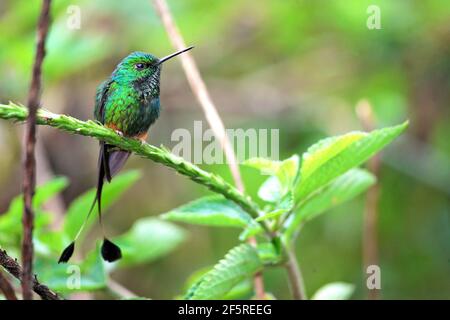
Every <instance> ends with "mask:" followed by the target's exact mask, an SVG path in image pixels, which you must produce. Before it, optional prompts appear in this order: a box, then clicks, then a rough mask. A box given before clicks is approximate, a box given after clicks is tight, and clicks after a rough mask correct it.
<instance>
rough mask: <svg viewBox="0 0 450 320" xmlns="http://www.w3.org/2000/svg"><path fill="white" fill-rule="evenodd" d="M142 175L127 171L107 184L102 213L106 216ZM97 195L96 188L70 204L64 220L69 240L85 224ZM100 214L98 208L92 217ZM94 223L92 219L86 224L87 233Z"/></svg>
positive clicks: (135, 171)
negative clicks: (111, 207) (109, 209)
mask: <svg viewBox="0 0 450 320" xmlns="http://www.w3.org/2000/svg"><path fill="white" fill-rule="evenodd" d="M140 176H141V175H140V173H139V171H137V170H132V171H127V172H125V173H122V174H120V175H118V176H117V177H114V179H113V180H112V181H111V183H106V184H105V185H104V186H103V193H102V194H103V196H102V213H103V214H105V213H106V212H107V210H108V208H109V207H110V206H111V205H112V204H113V203H114V202H115V201H117V200H118V199H119V197H120V196H121V195H122V194H123V193H124V192H125V191H126V190H128V189H129V188H130V187H131V186H132V185H133V184H134V183H135V182H136V181H137V180H138V179H139V178H140ZM95 193H96V188H92V189H90V190H89V191H87V192H85V193H84V194H82V195H81V196H79V197H78V198H76V199H75V200H74V201H72V203H71V204H70V207H69V209H68V210H67V215H66V218H65V219H64V228H63V230H64V232H65V234H66V235H67V236H68V238H69V239H73V238H74V237H75V235H76V233H77V232H78V229H79V228H80V227H81V225H82V224H83V221H84V219H85V218H86V215H87V214H88V212H89V209H90V208H91V205H92V202H93V201H94V197H95ZM97 214H98V210H97V206H96V207H95V208H94V210H92V216H94V217H95V216H96V215H97ZM92 216H91V218H92ZM93 222H94V220H93V219H90V220H89V221H88V222H87V223H86V228H85V231H87V230H89V227H90V226H91V225H92V223H93Z"/></svg>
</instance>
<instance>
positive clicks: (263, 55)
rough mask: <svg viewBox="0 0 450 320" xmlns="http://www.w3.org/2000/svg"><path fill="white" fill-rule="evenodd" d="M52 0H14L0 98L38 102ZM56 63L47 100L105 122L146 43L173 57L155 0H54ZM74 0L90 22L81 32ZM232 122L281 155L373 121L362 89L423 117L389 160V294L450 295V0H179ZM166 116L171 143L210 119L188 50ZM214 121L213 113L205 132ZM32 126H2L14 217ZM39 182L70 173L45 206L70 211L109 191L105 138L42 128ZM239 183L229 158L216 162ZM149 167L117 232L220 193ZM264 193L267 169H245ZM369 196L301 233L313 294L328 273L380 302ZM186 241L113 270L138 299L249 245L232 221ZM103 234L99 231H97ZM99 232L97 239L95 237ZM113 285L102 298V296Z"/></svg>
mask: <svg viewBox="0 0 450 320" xmlns="http://www.w3.org/2000/svg"><path fill="white" fill-rule="evenodd" d="M40 3H41V2H40V1H29V0H15V1H12V0H2V1H1V2H0V102H2V103H7V102H8V101H14V102H17V103H25V102H26V96H27V90H28V85H29V79H30V75H31V65H32V61H33V54H34V40H35V25H36V21H37V16H38V12H39V8H40ZM371 4H375V5H378V6H379V7H380V9H381V26H382V28H381V29H380V30H369V29H368V28H367V26H366V22H367V19H368V17H369V14H368V13H367V12H366V11H367V7H368V6H369V5H371ZM52 5H53V8H52V17H53V21H52V24H51V29H50V34H49V38H48V43H47V53H48V55H47V57H46V60H45V62H44V69H43V70H44V82H43V96H42V105H43V106H44V107H45V108H46V109H49V110H51V111H53V112H56V113H65V114H69V115H71V116H74V117H77V118H80V119H83V120H86V119H92V118H93V115H92V112H93V106H94V94H95V89H96V86H97V85H98V84H99V83H100V82H101V81H103V80H104V79H105V78H107V77H108V76H109V75H110V73H111V72H112V70H113V69H114V68H115V65H116V64H117V63H118V62H119V61H120V60H121V59H122V58H123V57H125V56H126V55H128V54H129V53H130V52H132V51H145V52H150V53H152V54H154V55H156V56H164V55H166V54H168V53H171V52H173V51H174V50H173V48H172V47H171V45H170V43H169V40H168V38H167V36H166V33H165V30H164V28H163V27H162V24H161V22H160V20H159V18H158V17H157V15H156V13H155V11H154V9H153V7H152V5H151V2H150V1H147V0H129V1H126V2H121V1H106V0H97V1H87V0H73V1H63V0H60V1H54V2H53V4H52ZM70 5H76V6H78V7H79V9H80V13H81V27H80V29H70V28H68V25H67V24H68V19H69V18H70V16H71V12H68V8H69V6H70ZM169 5H170V7H171V9H172V12H173V14H174V16H175V19H176V21H177V23H178V26H179V28H180V30H181V33H182V34H183V36H184V37H185V40H186V43H187V44H188V45H195V46H196V47H195V49H194V50H193V51H192V54H193V56H194V57H195V59H196V61H197V63H198V65H199V68H200V71H201V73H202V75H203V76H204V80H205V82H206V84H207V86H208V88H209V89H210V91H211V95H212V97H213V100H214V101H215V102H216V104H217V107H218V109H219V110H218V111H219V113H220V115H221V116H222V118H223V121H224V123H225V126H226V127H227V128H268V129H270V128H275V129H279V130H280V158H286V157H288V156H290V155H292V154H294V153H299V154H301V153H302V152H303V151H305V148H307V146H309V145H310V144H312V143H314V142H315V141H317V140H318V139H320V138H323V137H325V136H328V135H335V134H341V133H345V132H348V131H351V130H361V129H362V124H361V122H360V120H359V119H358V117H357V115H356V113H355V106H356V104H357V103H358V101H360V100H361V99H367V100H368V101H369V102H370V103H371V105H372V107H373V110H374V113H375V116H376V124H377V127H382V126H387V125H393V124H397V123H400V122H403V121H404V120H405V119H409V120H410V128H409V129H408V131H407V133H406V134H405V135H403V136H402V137H401V139H399V140H398V141H396V143H395V144H393V145H391V146H389V147H388V148H387V149H386V151H385V152H383V154H382V167H381V170H380V181H379V185H380V192H381V194H380V199H379V201H380V202H379V248H380V257H379V259H380V266H381V272H382V278H381V281H382V298H386V299H390V298H399V299H408V298H441V299H444V298H446V299H448V298H450V206H449V205H450V197H449V196H450V167H449V163H450V161H449V160H450V126H449V111H450V108H449V107H450V90H449V89H450V2H448V1H442V0H428V1H420V0H410V1H390V0H384V1H381V0H370V1H366V0H351V1H350V0H347V1H343V0H327V1H326V0H321V1H307V0H303V1H302V0H285V1H277V0H272V1H270V0H266V1H251V0H245V1H225V0H220V1H219V0H217V1H200V0H186V1H169ZM161 103H162V112H161V117H160V119H159V120H158V121H157V122H156V124H155V125H153V126H152V128H151V130H150V138H149V142H150V143H152V144H155V145H160V144H163V145H165V146H167V147H168V148H171V147H172V146H173V145H174V144H176V143H175V142H172V141H171V139H170V137H171V133H172V131H173V130H174V129H177V128H186V129H188V130H190V131H192V129H193V122H194V120H203V121H204V115H203V113H202V111H201V108H200V106H199V105H198V103H197V101H196V100H195V98H194V96H193V94H192V92H191V91H190V88H189V85H188V83H187V81H186V78H185V75H184V73H183V70H182V69H181V66H180V63H179V61H178V60H176V59H175V60H173V61H171V62H170V63H167V64H165V65H164V69H163V72H162V83H161ZM206 126H207V124H206V122H204V124H203V127H204V128H205V127H206ZM22 129H23V126H22V125H20V124H12V123H10V122H7V121H0V150H1V153H0V212H4V211H6V210H7V208H8V206H9V203H10V201H11V199H12V198H13V197H14V196H15V195H17V194H19V192H20V188H21V182H20V181H21V180H20V179H21V168H20V163H21V162H20V159H21V149H20V144H21V132H22ZM39 141H40V142H41V144H40V145H39V148H38V150H37V161H38V182H39V183H42V182H44V181H46V180H48V179H50V178H51V177H53V176H55V175H58V176H61V175H62V176H66V177H68V179H69V180H70V185H69V187H68V188H67V189H65V190H64V192H63V194H62V195H61V197H60V198H59V199H56V200H53V201H52V202H51V203H49V204H47V205H48V206H49V207H51V208H50V209H51V210H53V211H59V212H64V208H65V207H66V206H67V204H68V203H70V202H71V200H72V199H74V198H75V197H77V196H78V195H79V194H81V193H82V192H84V191H85V190H86V189H88V188H91V187H92V186H94V185H95V180H96V161H97V152H98V150H97V148H98V144H97V141H95V140H93V139H89V138H85V137H82V136H76V135H69V134H65V133H63V132H61V131H58V130H54V129H51V128H44V127H40V128H39ZM202 167H203V168H206V169H208V170H211V171H213V172H216V173H218V174H220V175H223V176H224V177H226V178H227V179H228V180H229V181H232V180H231V178H230V174H229V170H228V167H227V166H226V165H212V166H202ZM126 168H127V169H131V168H140V169H141V171H142V173H143V176H142V178H141V179H140V180H139V181H138V182H137V184H136V185H134V186H133V188H132V189H131V190H129V191H128V192H127V193H126V194H125V195H124V196H123V197H122V198H121V199H120V201H118V202H117V203H116V204H115V205H114V206H113V207H112V208H111V209H110V210H109V212H108V218H107V223H106V224H107V228H108V229H109V230H108V233H109V234H112V235H115V234H120V233H121V232H123V231H125V230H127V229H129V227H130V226H131V225H132V224H133V222H134V221H135V220H136V219H138V218H142V217H145V216H156V215H158V214H160V213H163V212H166V211H168V210H170V209H171V208H174V207H176V206H178V205H181V204H184V203H186V202H187V201H190V200H193V199H195V198H197V197H199V196H202V195H205V194H208V191H207V190H205V189H204V188H203V187H201V186H199V185H196V184H194V183H192V182H191V181H189V180H187V179H186V178H184V177H182V176H179V175H176V174H175V173H174V172H172V171H170V170H168V169H167V168H165V167H163V166H161V165H158V164H155V163H153V162H150V161H146V160H142V159H139V158H138V157H132V158H131V161H129V162H128V164H127V166H126ZM242 174H243V177H244V181H245V185H246V189H247V191H248V192H249V193H250V194H252V195H254V194H255V193H256V190H257V189H258V187H259V185H260V183H261V182H262V181H263V179H264V177H258V176H257V175H255V173H254V171H253V170H251V169H245V168H243V169H242ZM364 206H365V196H364V195H363V196H360V197H358V199H357V200H354V201H351V202H349V203H346V204H344V205H341V206H339V207H337V208H336V209H333V210H332V212H330V213H329V214H326V215H323V216H320V217H319V218H317V219H315V220H313V221H312V222H310V223H309V225H308V226H307V227H306V228H304V229H303V230H302V233H301V234H300V236H299V238H298V242H297V251H298V257H299V263H300V266H301V268H302V270H303V273H304V274H303V276H304V279H305V283H306V289H307V292H308V293H309V294H312V293H313V292H314V291H316V290H317V288H319V287H321V286H322V285H324V284H325V283H328V282H333V281H345V282H349V283H353V284H355V286H356V292H355V294H354V295H353V298H356V299H363V298H365V297H366V290H365V277H366V275H365V273H364V270H363V263H362V237H363V234H362V230H363V229H362V226H363V212H364ZM182 227H183V228H184V229H186V231H187V238H186V240H185V241H184V242H183V243H182V244H181V245H180V246H179V247H178V248H177V249H176V250H175V251H173V252H172V253H171V254H170V255H168V256H166V257H164V258H162V259H160V260H158V261H154V262H152V263H147V264H143V265H139V266H136V267H133V268H128V269H122V270H120V271H117V272H114V273H113V277H114V278H115V279H117V280H118V281H119V282H120V283H122V284H123V285H124V286H125V287H127V288H129V289H130V290H132V291H133V292H136V293H137V294H139V295H143V296H147V297H152V298H155V299H169V298H173V297H174V296H176V295H179V294H181V293H183V291H184V288H183V284H184V283H185V281H186V279H187V278H188V277H189V275H191V274H192V273H193V272H195V271H196V270H198V269H200V268H202V267H205V266H210V265H212V264H214V263H215V262H216V261H217V260H218V259H220V258H221V257H223V255H224V254H225V253H226V252H227V251H228V250H229V249H230V248H232V247H233V246H235V245H236V244H237V243H238V239H237V235H238V234H239V232H238V231H236V230H234V229H222V228H215V229H213V228H207V227H195V226H190V225H183V226H182ZM97 233H98V232H97ZM97 233H96V232H95V231H94V232H93V234H94V236H93V237H92V239H96V235H97ZM264 278H265V281H266V287H267V291H270V292H271V293H273V294H274V295H275V297H277V298H280V299H282V298H289V296H290V295H289V290H288V286H287V278H286V275H285V273H284V270H281V269H278V270H273V271H272V270H267V272H265V274H264ZM101 295H102V294H99V296H101Z"/></svg>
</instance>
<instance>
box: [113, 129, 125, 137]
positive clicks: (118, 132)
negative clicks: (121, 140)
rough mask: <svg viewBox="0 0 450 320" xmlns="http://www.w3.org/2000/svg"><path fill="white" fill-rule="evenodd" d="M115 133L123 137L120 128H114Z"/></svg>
mask: <svg viewBox="0 0 450 320" xmlns="http://www.w3.org/2000/svg"><path fill="white" fill-rule="evenodd" d="M114 132H115V133H117V134H118V135H119V136H121V137H123V132H122V131H120V130H114Z"/></svg>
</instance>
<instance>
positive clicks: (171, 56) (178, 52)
mask: <svg viewBox="0 0 450 320" xmlns="http://www.w3.org/2000/svg"><path fill="white" fill-rule="evenodd" d="M192 48H194V46H190V47H188V48H186V49H183V50H180V51H177V52H175V53H172V54H169V55H168V56H165V57H164V58H161V59H159V62H158V64H161V63H163V62H164V61H167V60H169V59H172V58H173V57H175V56H177V55H179V54H182V53H183V52H186V51H189V50H191V49H192Z"/></svg>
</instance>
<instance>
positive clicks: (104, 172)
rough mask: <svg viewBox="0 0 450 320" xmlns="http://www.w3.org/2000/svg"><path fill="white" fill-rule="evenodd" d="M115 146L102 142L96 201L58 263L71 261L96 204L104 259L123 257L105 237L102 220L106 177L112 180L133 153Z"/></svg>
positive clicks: (114, 259) (109, 180) (109, 260)
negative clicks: (78, 240) (76, 243)
mask: <svg viewBox="0 0 450 320" xmlns="http://www.w3.org/2000/svg"><path fill="white" fill-rule="evenodd" d="M114 148H115V147H114V146H111V145H107V144H105V143H104V142H100V152H99V157H98V180H97V192H96V194H95V198H94V201H93V202H92V205H91V208H90V209H89V212H88V214H87V216H86V219H85V220H84V222H83V224H82V225H81V227H80V229H79V230H78V232H77V234H76V235H75V239H74V240H73V241H72V243H70V244H69V245H68V246H67V247H66V248H65V249H64V251H63V252H62V254H61V256H60V258H59V260H58V263H61V262H63V263H65V262H67V261H69V259H70V258H71V256H72V254H73V252H74V249H75V241H76V240H77V239H78V237H79V236H80V234H81V232H82V231H83V229H84V227H85V226H86V222H87V221H88V220H89V217H90V216H91V213H92V210H93V209H94V208H95V204H97V208H98V219H99V223H100V226H101V228H102V232H103V244H102V248H101V253H102V257H103V259H104V260H106V261H108V262H113V261H116V260H118V259H120V258H121V257H122V253H121V251H120V248H119V247H118V246H117V245H115V244H114V243H112V242H111V241H110V240H108V239H107V238H106V237H105V231H104V228H103V222H102V190H103V184H104V181H105V179H106V180H107V181H108V182H111V180H112V178H113V177H114V176H115V175H116V174H117V173H118V172H119V171H120V169H122V167H123V166H124V164H125V162H126V161H127V160H128V158H129V157H130V154H131V153H130V152H128V151H123V150H120V149H114Z"/></svg>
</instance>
